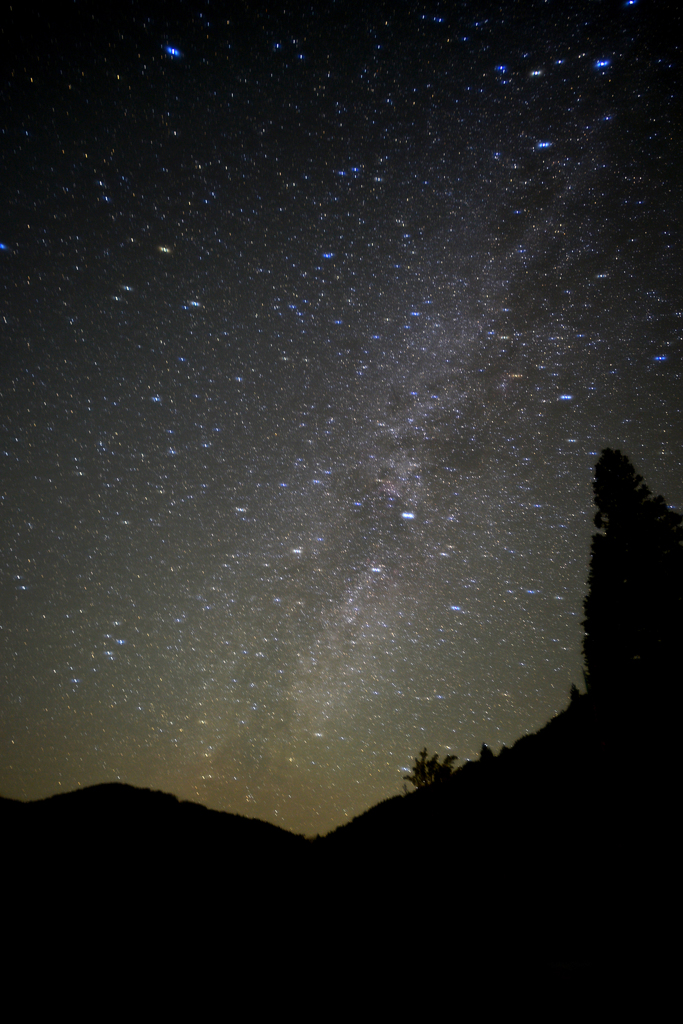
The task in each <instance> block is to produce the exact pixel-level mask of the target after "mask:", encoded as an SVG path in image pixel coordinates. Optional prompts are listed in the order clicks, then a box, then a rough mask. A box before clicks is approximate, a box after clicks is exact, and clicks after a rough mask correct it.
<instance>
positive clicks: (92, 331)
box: [0, 0, 683, 834]
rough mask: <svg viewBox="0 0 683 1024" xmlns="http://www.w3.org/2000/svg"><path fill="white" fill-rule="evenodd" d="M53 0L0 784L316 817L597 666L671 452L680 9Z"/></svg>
mask: <svg viewBox="0 0 683 1024" xmlns="http://www.w3.org/2000/svg"><path fill="white" fill-rule="evenodd" d="M107 7H108V5H102V4H96V3H92V2H81V3H61V4H60V3H55V4H52V5H51V7H50V12H51V13H50V14H49V15H41V14H39V12H38V10H37V9H34V10H33V11H32V12H30V16H27V15H25V14H24V13H23V11H22V10H20V9H19V7H17V6H15V8H14V9H13V10H12V11H11V12H10V14H9V15H8V17H7V18H6V19H5V20H4V22H3V25H2V26H1V28H0V32H1V33H2V53H3V61H2V77H1V81H2V111H3V118H2V134H1V135H0V141H1V146H0V183H1V186H2V197H3V201H2V204H1V206H0V303H1V305H0V314H1V320H0V331H1V335H0V337H1V339H2V340H1V352H2V364H1V365H2V372H1V375H0V458H1V463H0V466H1V476H0V516H1V535H2V548H1V556H0V594H1V604H0V687H1V689H0V792H1V793H2V794H3V795H4V796H9V797H16V798H21V799H33V798H37V797H41V796H46V795H48V794H51V793H55V792H58V791H60V790H62V791H63V790H69V789H74V788H76V787H77V786H83V785H89V784H93V783H97V782H103V781H108V780H111V781H114V780H121V781H125V782H129V783H132V784H135V785H142V786H151V787H153V788H159V789H163V790H166V791H168V792H173V793H176V794H177V795H178V796H180V797H181V798H186V799H193V800H196V801H199V802H202V803H204V804H206V805H207V806H211V807H215V808H218V809H221V810H227V811H233V812H236V813H240V814H246V815H249V816H252V817H259V818H263V819H265V820H268V821H272V822H275V823H278V824H280V825H282V826H284V827H286V828H290V829H292V830H295V831H302V832H305V833H307V834H315V833H316V832H320V833H324V832H326V831H328V830H329V829H331V828H333V827H335V826H336V825H339V824H341V823H343V822H344V821H346V820H348V819H349V818H350V817H351V816H353V815H355V814H358V813H360V812H362V811H363V810H365V809H366V808H367V807H369V806H371V805H372V804H374V803H376V802H377V801H379V800H381V799H384V798H385V797H388V796H392V795H394V794H396V793H398V792H400V791H401V787H402V785H403V782H402V776H403V774H404V773H405V772H406V771H408V770H409V768H410V767H411V764H412V761H413V758H414V756H415V755H416V754H417V753H418V752H419V750H420V749H421V748H422V747H423V746H427V747H428V749H429V750H430V751H435V750H438V751H440V752H442V753H446V752H451V753H454V754H456V755H457V756H458V758H459V759H460V760H461V761H462V760H464V759H466V758H473V757H476V756H477V754H478V751H479V749H480V747H481V744H482V743H483V742H486V743H487V744H488V745H489V746H490V747H491V748H492V749H493V750H494V751H497V750H498V749H499V748H500V746H501V745H502V744H503V743H507V744H508V745H510V744H511V743H513V742H514V741H515V739H517V738H518V737H519V736H521V735H523V734H524V733H525V732H530V731H533V730H535V729H537V728H538V727H540V726H541V725H543V724H544V723H545V722H546V721H547V720H548V719H549V718H550V717H551V716H552V715H553V714H555V713H556V712H558V711H560V710H561V709H562V708H564V707H565V706H566V704H567V701H568V695H569V688H570V686H571V684H572V683H575V684H577V685H578V686H579V687H580V688H582V686H583V683H582V667H581V666H582V659H581V643H582V628H581V619H582V601H583V597H584V594H585V590H586V580H587V574H588V560H589V554H590V538H591V534H592V532H593V525H592V517H593V513H594V508H593V506H592V489H591V488H592V478H593V472H594V466H595V463H596V461H597V458H598V456H599V453H600V450H601V449H602V448H604V447H607V446H610V447H613V448H621V449H622V451H624V453H625V454H627V455H628V456H629V457H630V458H631V460H632V461H633V463H634V464H635V466H636V468H637V469H638V470H639V471H640V472H641V473H643V475H644V476H645V479H646V482H647V483H648V485H649V486H650V488H651V490H653V491H654V493H662V494H664V496H665V498H666V499H667V501H668V503H669V504H670V505H671V506H672V507H675V508H678V509H679V510H681V508H683V483H682V481H681V452H682V449H681V440H682V431H681V418H680V411H681V396H682V395H683V391H682V389H681V365H680V357H681V350H680V334H681V327H682V325H683V296H682V291H681V238H680V225H681V222H682V221H683V216H682V213H683V211H682V210H681V177H680V153H681V151H682V149H683V146H682V142H683V140H682V139H681V135H682V134H683V132H682V131H681V126H682V125H683V117H682V116H681V103H680V98H681V76H680V52H679V49H677V47H676V45H675V41H676V39H677V38H679V39H680V38H683V33H682V32H681V24H680V21H681V16H680V13H677V11H676V5H667V4H666V3H658V4H654V3H650V4H648V3H647V2H645V0H640V2H637V3H636V2H627V3H611V2H606V0H595V2H590V3H587V2H572V0H566V2H562V3H560V2H555V0H552V2H540V0H536V2H534V0H529V2H526V0H525V2H524V3H506V4H500V3H498V4H495V3H491V4H487V3H483V2H471V3H467V2H462V3H458V4H439V3H426V2H425V3H413V2H405V3H376V4H372V5H367V9H365V10H364V11H362V10H361V8H360V7H359V5H357V4H355V3H347V2H337V3H335V2H329V3H324V4H315V3H311V4H307V5H303V4H302V5H297V4H292V5H287V6H286V7H282V8H278V7H277V6H273V7H270V8H268V10H267V11H266V10H265V5H259V4H256V5H249V4H242V3H239V4H233V5H228V4H221V3H210V2H208V0H196V2H194V3H159V4H156V5H155V4H153V3H150V2H145V0H141V2H135V3H131V2H127V0H121V2H120V3H118V4H117V5H116V10H115V12H114V13H109V12H108V11H105V8H107Z"/></svg>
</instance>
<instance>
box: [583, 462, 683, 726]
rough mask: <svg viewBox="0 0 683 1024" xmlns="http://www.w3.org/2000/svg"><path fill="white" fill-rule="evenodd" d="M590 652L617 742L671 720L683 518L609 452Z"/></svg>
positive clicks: (591, 680)
mask: <svg viewBox="0 0 683 1024" xmlns="http://www.w3.org/2000/svg"><path fill="white" fill-rule="evenodd" d="M593 491H594V495H595V503H596V505H597V506H598V511H597V513H596V516H595V525H596V526H597V527H598V529H599V530H601V531H602V532H600V533H596V534H595V535H594V537H593V544H592V548H591V562H590V573H589V577H588V587H589V589H588V595H587V597H586V599H585V601H584V612H585V615H586V618H585V620H584V622H583V626H584V631H585V636H584V642H583V653H584V659H585V668H586V683H587V687H588V690H589V692H590V693H591V694H592V695H593V698H594V700H595V703H596V705H597V707H598V711H599V714H600V718H601V722H602V726H603V728H605V729H606V730H607V732H608V734H609V735H610V738H611V740H612V741H616V742H619V743H620V744H621V743H628V742H629V741H630V740H631V739H632V738H633V734H634V732H635V731H636V730H638V729H639V728H642V727H643V726H646V724H648V723H649V724H652V723H653V722H654V721H655V720H660V721H661V720H665V719H666V717H667V715H671V714H673V713H674V708H673V700H674V693H675V692H676V691H677V689H678V686H677V684H680V683H681V677H682V674H683V673H682V670H681V661H680V658H679V659H677V658H676V654H677V648H678V634H677V631H678V630H680V629H681V625H682V624H683V622H682V619H681V613H682V612H683V547H681V542H682V541H683V528H682V527H681V523H682V522H683V518H682V517H681V516H679V515H677V514H676V513H675V512H672V511H671V510H670V509H668V508H667V506H666V504H665V502H664V499H663V498H662V497H661V496H660V497H657V498H654V497H653V496H652V494H651V492H650V491H649V489H648V488H647V487H646V485H645V484H644V483H643V478H642V477H641V476H639V475H638V474H637V473H636V471H635V469H634V468H633V466H632V465H631V463H630V462H629V460H628V459H627V458H626V456H625V455H622V454H621V452H620V451H613V450H612V449H611V448H606V449H605V450H604V451H603V452H602V455H601V457H600V460H599V462H598V464H597V466H596V470H595V481H594V483H593Z"/></svg>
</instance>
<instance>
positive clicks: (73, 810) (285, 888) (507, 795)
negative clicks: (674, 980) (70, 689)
mask: <svg viewBox="0 0 683 1024" xmlns="http://www.w3.org/2000/svg"><path fill="white" fill-rule="evenodd" d="M660 781H661V780H660ZM652 786H653V779H652V777H648V776H647V775H646V774H644V773H643V772H640V773H638V771H637V769H636V767H635V766H634V765H633V764H624V763H623V761H622V759H621V758H617V757H616V756H610V755H609V752H607V751H606V750H605V745H604V743H603V741H602V740H601V738H600V736H599V733H598V731H597V730H596V728H595V724H594V721H593V718H592V712H591V705H590V702H589V700H588V698H586V697H581V698H577V699H575V700H574V701H573V702H572V704H571V705H570V707H569V708H568V709H567V711H566V712H564V713H563V714H562V715H559V716H557V718H555V719H554V720H553V721H552V722H550V723H549V724H548V725H547V726H546V727H545V728H544V729H542V730H541V731H540V732H539V733H537V734H536V735H534V736H529V737H525V738H523V739H522V740H520V741H519V742H518V743H517V744H515V746H514V747H513V748H511V749H510V750H505V749H503V751H502V752H501V753H500V755H499V756H498V757H496V758H493V757H492V758H490V759H488V760H487V761H480V762H475V763H470V764H467V765H465V767H464V768H462V769H461V770H460V771H459V772H457V773H456V774H455V775H454V776H453V778H452V779H451V780H450V781H448V782H445V783H442V784H436V785H434V786H431V787H428V788H426V789H421V790H417V791H415V792H413V793H411V794H410V795H408V796H398V797H396V798H394V799H392V800H388V801H385V802H384V803H382V804H379V805H377V806H376V807H373V808H372V809H371V810H369V811H368V812H367V813H366V814H364V815H362V816H361V817H359V818H357V819H355V820H354V821H353V822H351V823H350V824H349V825H346V826H344V827H342V828H339V829H337V830H336V831H335V832H333V833H331V834H330V835H328V836H325V837H323V838H320V839H316V840H314V841H310V840H307V839H305V838H304V837H302V836H295V835H292V834H291V833H288V832H285V831H283V830H281V829H278V828H277V827H275V826H273V825H269V824H266V823H264V822H260V821H254V820H250V819H246V818H241V817H238V816H235V815H229V814H221V813H219V812H216V811H209V810H207V809H206V808H204V807H201V806H198V805H196V804H190V803H183V802H179V801H178V800H176V798H175V797H173V796H169V795H166V794H163V793H158V792H150V791H148V790H138V789H134V788H132V787H130V786H124V785H118V784H110V785H102V786H95V787H92V788H90V789H86V790H81V791H78V792H76V793H72V794H65V795H60V796H57V797H52V798H50V799H47V800H42V801H37V802H35V803H31V804H22V803H19V802H16V801H10V800H1V801H0V829H1V834H2V843H3V849H4V866H5V890H6V898H5V916H4V920H5V933H6V935H7V936H8V937H9V938H10V943H11V945H12V949H13V951H14V952H13V954H12V956H13V957H14V956H16V957H17V960H16V962H17V964H18V963H19V962H21V964H22V969H25V967H26V963H27V962H28V963H30V964H33V965H35V966H36V968H37V966H38V965H40V964H45V963H47V962H55V961H56V962H58V963H60V964H62V963H63V962H64V958H66V963H68V964H69V965H70V967H71V968H72V969H73V970H74V971H76V972H77V973H78V974H79V976H80V973H81V972H85V973H86V974H87V973H88V972H92V971H93V970H96V971H98V972H100V973H101V971H102V970H103V969H106V970H108V971H109V972H111V971H113V976H117V975H119V976H121V977H122V978H123V977H125V978H128V976H129V975H128V972H129V971H130V970H137V971H140V972H142V976H144V977H147V978H152V977H157V976H159V972H162V974H164V976H165V977H167V975H168V971H169V969H170V970H171V971H172V972H173V971H174V970H175V969H176V968H175V967H174V966H173V965H176V966H177V970H178V971H179V972H180V973H179V977H182V976H183V972H184V970H185V966H186V965H187V962H188V959H192V960H193V961H195V963H196V962H199V963H200V964H201V965H202V966H203V969H204V970H205V973H206V976H207V978H211V977H215V976H216V972H217V971H218V972H220V976H225V972H228V974H229V975H230V977H231V978H232V981H233V982H235V983H239V980H240V978H241V977H243V978H246V977H249V978H250V979H251V980H250V984H253V978H254V977H255V976H260V977H263V978H268V977H274V976H275V975H278V976H285V977H287V978H289V979H290V981H291V983H292V984H293V983H294V979H298V980H297V981H296V984H297V985H298V986H299V987H301V986H303V988H307V990H308V991H312V990H316V989H317V990H318V991H319V988H320V985H321V980H320V979H322V978H329V977H330V972H332V973H333V974H334V977H335V982H334V983H332V982H330V984H332V985H333V987H334V986H338V985H339V983H340V975H341V976H344V975H346V976H347V978H348V980H349V983H352V982H353V983H354V984H355V983H356V982H358V980H359V979H362V978H363V977H364V976H365V975H367V976H368V977H370V976H372V977H374V978H375V979H376V978H378V977H382V978H385V979H386V983H387V985H388V991H390V992H392V993H393V994H394V996H395V995H396V993H397V991H400V986H401V984H402V983H403V982H402V979H405V978H407V977H412V978H413V979H414V978H415V977H417V976H423V977H424V978H425V979H426V983H428V985H429V986H433V985H436V984H441V983H448V984H455V985H456V986H457V985H458V984H461V983H466V982H467V981H471V980H472V978H473V977H475V976H476V977H478V978H489V979H490V981H491V982H494V981H495V979H496V978H497V977H501V976H502V975H503V974H505V973H506V972H507V974H508V975H509V976H510V977H514V976H521V974H524V975H525V976H532V977H535V978H537V979H539V980H540V981H542V980H544V979H545V980H546V981H547V980H548V979H550V980H552V981H554V982H555V983H556V984H557V985H559V986H565V985H566V986H567V991H568V992H569V991H572V990H574V991H576V986H577V985H579V984H580V983H586V981H587V980H589V979H590V980H592V981H595V980H596V979H597V980H598V981H600V980H602V981H603V982H605V981H606V980H607V984H611V981H610V980H609V979H616V978H617V977H623V976H624V972H627V971H628V970H629V965H630V964H631V963H633V962H634V960H637V962H638V964H639V970H640V971H641V972H642V971H644V970H646V968H645V966H644V965H645V963H646V962H648V960H649V957H650V955H651V954H652V952H653V950H654V948H655V946H656V937H655V936H654V930H656V929H657V928H658V927H659V921H660V920H661V915H662V914H665V913H666V901H667V896H668V894H667V885H666V882H665V879H666V877H667V875H666V861H667V854H666V849H667V841H666V825H665V824H664V825H662V821H663V820H664V819H663V812H664V811H665V805H666V800H665V798H664V797H663V796H662V791H659V792H657V793H653V790H652ZM634 954H636V955H635V956H634ZM27 958H28V961H27ZM12 962H13V961H12ZM529 972H530V974H529ZM10 973H11V970H10ZM429 979H431V980H429ZM397 986H398V988H397Z"/></svg>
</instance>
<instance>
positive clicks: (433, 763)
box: [403, 747, 458, 789]
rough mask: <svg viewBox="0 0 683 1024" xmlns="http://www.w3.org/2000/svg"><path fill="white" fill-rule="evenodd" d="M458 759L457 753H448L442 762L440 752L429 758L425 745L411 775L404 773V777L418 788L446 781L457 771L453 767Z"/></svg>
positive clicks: (416, 759)
mask: <svg viewBox="0 0 683 1024" xmlns="http://www.w3.org/2000/svg"><path fill="white" fill-rule="evenodd" d="M457 760H458V759H457V757H456V755H455V754H447V755H446V757H445V758H444V759H443V761H441V762H439V755H438V754H434V755H433V756H432V757H429V758H428V757H427V748H426V747H424V749H423V750H421V751H420V755H419V757H416V758H415V765H414V767H413V770H412V771H411V773H410V775H404V776H403V778H404V779H407V780H408V782H410V783H412V785H413V786H415V788H416V789H422V788H423V787H424V786H431V785H432V784H433V783H435V782H445V780H446V779H450V777H451V775H453V773H454V772H455V771H456V769H455V768H453V762H454V761H457Z"/></svg>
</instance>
